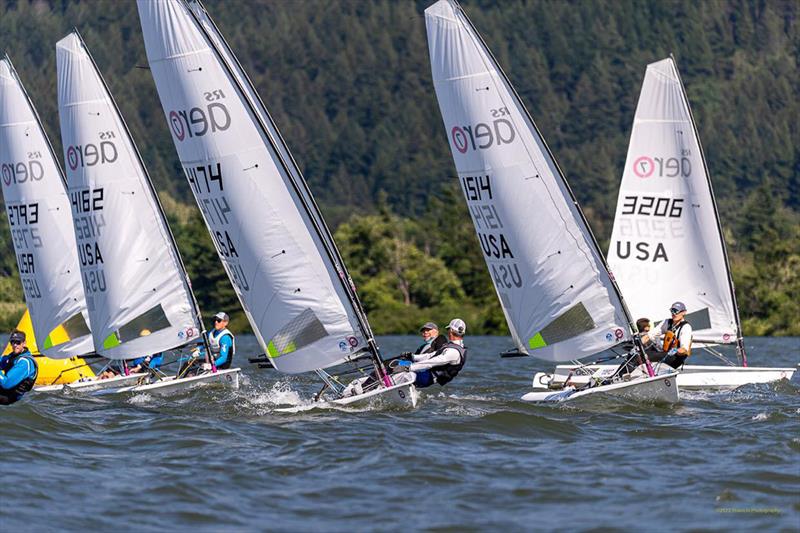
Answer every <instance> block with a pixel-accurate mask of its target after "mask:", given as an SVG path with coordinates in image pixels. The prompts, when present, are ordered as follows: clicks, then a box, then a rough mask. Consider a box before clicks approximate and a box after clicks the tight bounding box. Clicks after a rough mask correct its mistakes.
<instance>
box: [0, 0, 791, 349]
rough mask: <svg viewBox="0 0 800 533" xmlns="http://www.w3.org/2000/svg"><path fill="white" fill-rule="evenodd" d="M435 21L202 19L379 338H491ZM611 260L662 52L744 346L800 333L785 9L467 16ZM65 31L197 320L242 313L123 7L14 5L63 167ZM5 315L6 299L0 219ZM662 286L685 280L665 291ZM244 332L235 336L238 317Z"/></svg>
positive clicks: (650, 0)
mask: <svg viewBox="0 0 800 533" xmlns="http://www.w3.org/2000/svg"><path fill="white" fill-rule="evenodd" d="M428 3H429V2H427V1H426V2H422V1H416V2H411V1H408V2H405V1H402V2H401V1H387V0H384V1H369V2H368V1H347V0H345V1H334V0H321V1H316V0H315V1H290V0H284V1H252V0H251V1H243V0H225V1H211V0H209V1H207V2H206V6H207V8H208V10H209V12H210V13H211V15H212V16H213V17H214V18H215V20H216V22H217V24H218V25H219V26H220V29H221V30H222V31H223V32H224V34H225V35H226V37H227V39H228V40H229V42H230V44H231V46H232V47H233V49H234V50H236V51H237V53H238V55H239V58H240V60H241V61H242V63H243V64H244V66H245V68H246V69H247V71H248V72H249V74H250V76H251V77H252V79H253V81H254V82H255V84H256V86H257V87H258V89H259V91H260V94H261V96H262V98H263V99H264V101H265V103H266V104H267V106H268V108H269V109H270V112H271V113H272V114H273V116H274V118H275V120H276V122H277V124H278V126H279V127H280V128H281V131H282V133H283V135H284V137H285V138H286V140H287V142H288V144H289V146H290V148H291V149H292V151H293V153H294V156H295V158H296V159H297V161H298V162H299V164H300V165H301V167H302V169H303V171H304V173H305V176H306V178H307V180H308V181H309V183H310V186H311V188H312V190H313V191H314V194H315V196H316V197H317V199H318V201H319V203H320V204H321V206H322V209H323V212H324V214H325V216H326V218H327V219H328V222H329V224H330V225H331V226H332V227H335V228H338V229H337V238H338V241H339V243H340V245H341V247H342V249H343V252H344V253H345V255H346V256H347V259H348V264H349V267H350V269H351V270H352V273H353V275H354V278H355V280H356V282H357V284H358V285H359V289H360V291H361V294H362V297H363V299H364V302H365V305H366V307H367V309H368V311H369V312H370V316H371V321H372V322H373V326H374V328H375V330H376V331H377V332H379V333H388V332H397V333H400V332H409V331H413V330H414V329H415V326H416V325H417V324H419V323H420V322H422V321H425V320H428V319H429V318H432V319H434V320H436V321H441V322H446V320H448V319H449V318H450V317H451V315H453V314H463V315H464V317H465V319H466V320H467V322H468V324H470V325H471V326H473V327H471V332H475V333H478V332H485V333H503V332H505V326H504V324H503V320H502V314H501V312H500V310H499V306H498V305H497V302H496V297H495V294H494V291H493V289H492V287H491V283H490V281H489V277H488V275H487V273H486V269H485V266H484V263H483V259H482V257H481V251H480V247H479V245H478V243H477V240H476V238H475V236H474V233H473V231H472V226H471V222H470V219H469V216H468V214H467V211H466V209H465V206H464V202H463V199H462V197H461V193H460V191H459V190H458V186H457V183H456V180H455V179H454V176H455V169H454V167H453V164H452V160H451V157H450V153H449V150H448V146H447V142H446V138H445V132H444V129H443V127H442V124H441V118H440V115H439V110H438V105H437V103H436V99H435V95H434V93H433V88H432V85H431V80H430V68H429V65H428V56H427V45H426V37H425V24H424V19H423V16H422V11H423V10H424V8H425V7H426V6H427V4H428ZM464 8H465V10H466V11H467V13H468V14H469V15H470V17H471V18H472V20H473V22H474V23H475V25H476V27H477V28H478V30H479V31H480V32H481V33H482V35H483V36H484V38H485V39H486V41H487V43H488V45H489V46H490V47H491V48H492V50H493V52H494V53H495V55H496V56H497V58H498V60H499V61H500V63H501V64H502V65H503V67H504V69H505V70H506V73H507V74H508V75H509V77H510V79H511V80H512V83H514V85H515V87H516V88H517V90H518V91H519V93H520V95H521V97H522V98H523V100H524V101H525V103H526V105H527V106H528V109H529V110H530V112H531V114H532V115H533V117H534V119H535V120H536V121H537V123H538V126H539V128H540V129H541V131H542V133H543V134H544V136H545V137H546V139H547V141H548V143H549V144H550V146H551V148H552V149H553V152H554V153H555V155H556V158H557V159H558V161H559V163H560V165H561V167H562V168H563V169H564V171H565V173H566V175H567V178H568V180H569V181H570V183H571V185H572V187H573V189H574V190H575V193H576V195H577V196H578V200H579V201H580V203H581V205H582V206H583V207H584V210H585V211H586V214H587V216H588V218H589V220H590V222H591V224H592V226H593V228H594V230H595V233H596V234H597V236H598V239H599V240H600V241H601V246H606V243H607V241H608V238H609V236H610V232H611V224H612V221H613V212H614V207H615V204H616V195H617V188H618V184H619V179H620V176H621V172H622V167H623V164H624V160H625V153H626V149H627V143H628V136H629V134H630V128H631V123H632V120H633V112H634V109H635V106H636V101H637V98H638V93H639V89H640V85H641V80H642V77H643V74H644V68H645V65H646V64H647V63H649V62H652V61H655V60H658V59H661V58H663V57H665V56H666V55H668V54H669V53H673V54H674V55H675V57H676V59H677V62H678V65H679V67H680V69H681V73H682V75H683V79H684V82H685V84H686V89H687V92H688V95H689V98H690V100H691V103H692V108H693V111H694V113H695V117H696V119H697V122H698V128H699V131H700V136H701V140H702V142H703V146H704V148H705V151H706V157H707V159H708V164H709V167H710V171H711V175H712V179H713V181H714V188H715V192H716V194H717V197H718V200H719V203H720V212H721V218H722V224H723V227H724V228H725V235H726V240H727V242H728V245H729V248H730V251H731V253H732V263H733V267H734V278H735V282H736V285H737V292H738V294H739V299H740V304H741V307H742V310H741V311H742V316H743V319H744V323H745V333H746V334H750V335H754V334H757V335H761V334H783V335H786V334H793V335H800V323H798V322H797V320H796V318H797V317H798V316H800V299H799V298H798V295H800V275H799V274H798V272H800V155H799V154H798V147H800V132H799V131H798V129H799V128H800V126H798V124H800V98H798V96H800V76H798V68H797V63H798V54H800V35H799V34H798V31H799V30H798V22H797V20H798V11H800V6H798V3H797V2H794V1H784V2H780V1H773V2H764V1H761V0H751V1H744V0H742V1H730V2H702V3H696V2H663V1H660V0H644V1H633V0H627V1H625V0H623V1H611V0H607V1H602V0H598V1H594V2H588V1H575V2H554V1H546V0H538V1H513V0H504V1H503V2H499V3H494V2H488V1H473V2H464ZM73 26H75V27H77V28H78V29H79V30H80V31H81V33H82V34H83V37H84V39H85V41H86V43H87V45H88V46H89V48H90V49H91V50H92V53H93V54H94V57H95V60H96V61H97V63H98V66H99V67H100V69H101V70H102V71H103V74H104V76H105V78H106V81H107V82H108V84H109V86H110V88H111V91H112V92H113V93H114V95H115V97H116V99H117V101H118V103H119V105H120V108H121V110H122V112H123V114H124V115H125V117H126V120H127V121H128V124H129V125H130V127H131V129H132V132H133V135H134V137H135V140H136V141H137V143H138V145H139V148H140V150H141V152H142V155H143V157H144V159H145V161H146V163H147V164H148V168H149V170H150V173H151V175H152V176H153V179H154V181H155V184H156V187H157V188H158V189H159V191H160V192H161V195H162V199H163V201H164V203H165V205H166V206H167V209H168V211H169V217H170V220H171V222H172V225H173V228H174V230H175V233H176V237H177V238H178V240H179V242H180V246H181V250H182V252H183V254H184V257H185V260H186V262H187V265H188V269H189V271H190V274H191V275H192V279H193V285H194V288H195V290H196V292H197V294H198V298H199V299H200V302H201V305H202V307H203V308H204V309H205V311H206V313H211V312H214V311H215V310H217V309H219V308H225V309H233V308H234V307H235V306H236V305H237V304H236V302H235V298H234V296H233V292H232V289H231V288H230V286H229V285H228V283H227V280H226V279H225V277H224V274H223V273H222V270H221V267H220V266H219V263H218V261H217V259H216V256H215V254H214V252H213V248H212V247H211V243H210V240H209V238H208V236H207V234H206V231H205V228H204V227H203V225H202V223H201V221H200V219H199V215H198V213H197V210H196V208H195V207H194V205H193V200H192V198H191V194H190V191H189V189H188V187H187V186H186V183H185V178H184V177H183V176H182V174H181V172H180V167H179V165H178V160H177V156H176V154H175V151H174V147H173V144H172V141H171V139H170V137H169V132H168V130H167V128H166V123H165V120H164V118H163V114H162V110H161V107H160V104H159V102H158V97H157V94H156V92H155V87H154V85H153V82H152V79H151V77H150V75H149V71H148V70H147V69H146V68H138V67H142V66H146V65H147V59H146V56H145V53H144V47H143V43H142V38H141V30H140V27H139V20H138V16H137V14H136V8H135V3H134V2H132V1H130V2H129V1H119V2H118V1H111V0H99V1H98V0H95V1H68V0H50V1H46V0H37V1H33V2H29V1H27V0H19V1H12V0H9V1H7V2H5V3H3V4H2V5H0V46H2V48H3V49H5V50H6V51H7V52H8V54H9V56H10V57H11V59H12V60H13V61H14V64H15V66H16V68H17V70H18V71H19V74H20V76H21V77H22V79H23V82H24V83H25V84H26V87H27V89H28V91H29V93H30V94H31V97H32V99H33V100H34V102H35V104H36V105H37V107H38V109H39V112H40V114H41V116H42V117H43V119H44V121H45V126H46V128H47V130H48V132H49V134H50V136H51V139H52V141H53V142H54V144H55V145H56V149H57V151H58V152H59V153H60V142H59V140H58V138H59V135H58V132H59V129H58V112H57V107H56V91H55V86H56V78H55V53H54V52H55V41H56V40H58V39H59V38H60V37H61V36H63V35H64V34H66V32H68V31H69V30H70V29H71V28H72V27H73ZM0 226H2V227H0V239H2V245H0V271H2V273H3V276H4V277H3V278H2V279H0V283H1V284H2V285H0V288H2V289H4V290H3V291H2V293H0V294H2V295H1V296H0V300H2V301H0V317H2V318H3V322H4V325H5V327H9V325H11V324H12V323H13V322H14V321H15V319H16V316H17V315H16V314H15V313H18V312H20V310H21V304H20V302H21V300H22V296H21V290H20V289H19V283H18V279H17V277H16V265H15V262H14V255H13V249H12V246H11V242H10V238H9V235H8V230H7V221H6V220H5V218H3V219H2V220H0ZM676 282H677V283H679V282H680V280H676ZM237 321H238V324H237V325H238V326H239V327H240V328H241V327H243V325H244V322H243V318H242V316H241V314H240V313H239V314H237Z"/></svg>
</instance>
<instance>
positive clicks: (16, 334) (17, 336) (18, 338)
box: [8, 330, 25, 344]
mask: <svg viewBox="0 0 800 533" xmlns="http://www.w3.org/2000/svg"><path fill="white" fill-rule="evenodd" d="M8 342H9V343H11V344H19V343H21V342H25V332H24V331H19V330H17V331H12V332H11V335H10V336H9V337H8Z"/></svg>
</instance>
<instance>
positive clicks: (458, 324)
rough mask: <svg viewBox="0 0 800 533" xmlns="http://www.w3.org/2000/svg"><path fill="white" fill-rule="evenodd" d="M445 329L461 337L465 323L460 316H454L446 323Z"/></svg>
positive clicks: (465, 328) (465, 326) (464, 330)
mask: <svg viewBox="0 0 800 533" xmlns="http://www.w3.org/2000/svg"><path fill="white" fill-rule="evenodd" d="M447 329H449V330H450V331H452V332H453V333H455V334H456V335H458V336H459V337H461V336H463V335H464V333H465V332H466V331H467V325H466V324H465V323H464V321H463V320H461V319H460V318H454V319H453V320H451V321H450V323H449V324H447Z"/></svg>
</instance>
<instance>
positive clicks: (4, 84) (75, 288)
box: [0, 55, 139, 392]
mask: <svg viewBox="0 0 800 533" xmlns="http://www.w3.org/2000/svg"><path fill="white" fill-rule="evenodd" d="M0 174H1V175H2V181H3V197H4V199H5V204H6V214H7V215H8V223H9V226H10V229H11V237H12V241H13V243H14V251H15V253H16V257H17V267H18V269H19V275H20V281H21V282H22V289H23V292H24V294H25V302H26V303H27V306H28V311H29V312H30V321H31V327H32V330H33V334H34V339H33V340H35V345H36V346H37V347H38V349H39V352H40V353H41V354H42V355H45V356H47V357H49V358H52V359H70V358H72V357H74V356H85V355H88V354H93V353H94V343H93V339H92V335H91V331H90V328H89V324H90V320H89V315H88V312H87V308H86V299H85V297H84V294H83V287H82V282H81V271H80V268H79V264H78V249H77V246H76V243H75V234H74V232H73V220H72V215H71V211H70V201H69V198H68V196H67V194H66V190H65V184H64V177H63V174H62V172H61V167H60V165H59V163H58V159H57V158H56V156H55V153H54V152H53V148H52V146H51V144H50V140H49V139H48V138H47V134H46V133H45V131H44V128H43V126H42V123H41V120H40V119H39V115H38V113H37V112H36V109H35V108H34V106H33V102H31V100H30V98H29V96H28V93H27V91H25V88H24V86H23V85H22V82H21V80H20V79H19V76H18V74H17V72H16V70H15V69H14V66H13V64H12V63H11V59H10V58H9V57H8V55H6V56H5V57H4V58H3V59H1V60H0ZM87 377H88V379H86V380H80V381H75V382H72V383H70V384H68V385H66V386H68V387H74V388H82V387H103V386H114V385H117V384H123V383H126V382H129V381H131V380H135V379H137V378H138V377H139V376H124V377H123V378H120V379H117V380H114V381H111V380H104V381H103V382H100V381H98V380H95V379H93V378H91V377H90V376H87ZM56 381H58V380H56ZM64 386H65V385H63V384H59V383H56V384H52V385H40V386H36V387H35V389H34V390H35V391H37V392H47V391H50V390H61V389H62V387H64Z"/></svg>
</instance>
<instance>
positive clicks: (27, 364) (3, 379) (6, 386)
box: [0, 350, 37, 403]
mask: <svg viewBox="0 0 800 533" xmlns="http://www.w3.org/2000/svg"><path fill="white" fill-rule="evenodd" d="M36 374H37V372H36V363H34V362H33V356H32V355H31V352H29V351H28V350H25V351H24V352H22V353H21V354H19V356H17V357H16V358H13V355H4V356H2V357H0V392H2V393H5V394H4V396H6V397H7V398H8V400H10V402H11V403H13V402H15V401H17V400H19V399H20V398H21V397H22V395H23V394H24V392H22V393H16V394H15V393H12V390H13V389H14V388H15V387H17V386H18V385H19V384H20V383H22V382H23V381H25V380H26V379H29V378H31V379H36ZM9 394H10V395H11V396H9Z"/></svg>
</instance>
